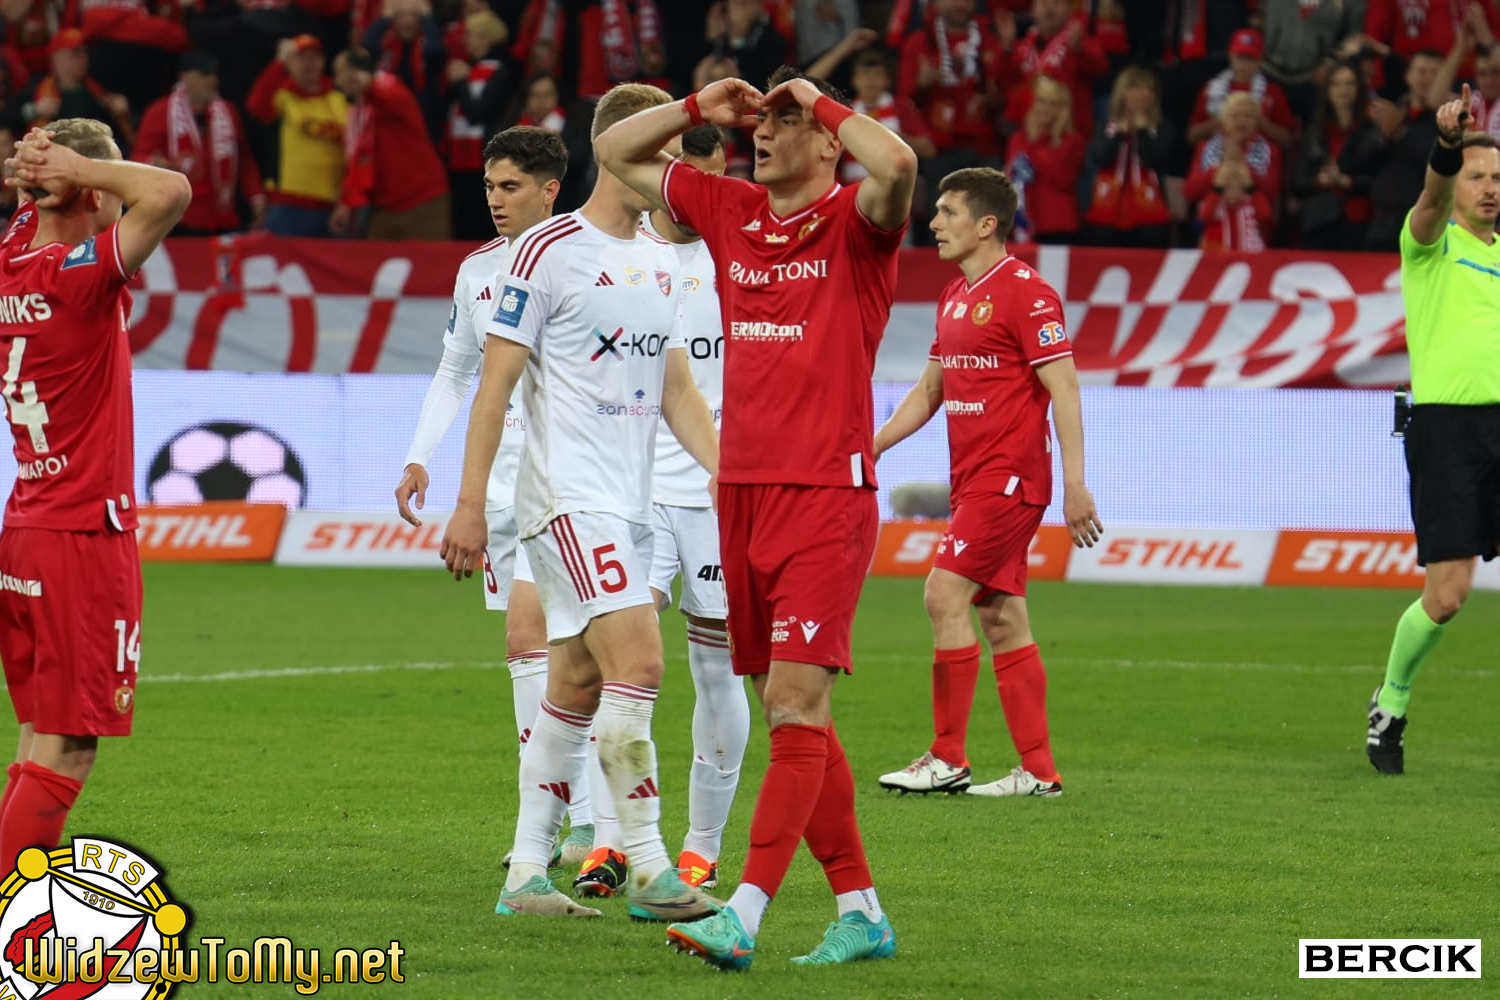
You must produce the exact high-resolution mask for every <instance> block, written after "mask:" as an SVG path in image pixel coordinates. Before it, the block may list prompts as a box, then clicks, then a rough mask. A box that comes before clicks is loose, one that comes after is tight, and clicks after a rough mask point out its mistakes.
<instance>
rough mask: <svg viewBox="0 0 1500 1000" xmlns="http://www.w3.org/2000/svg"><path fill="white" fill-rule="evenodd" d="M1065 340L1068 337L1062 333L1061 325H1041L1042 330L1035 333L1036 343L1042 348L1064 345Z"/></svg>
mask: <svg viewBox="0 0 1500 1000" xmlns="http://www.w3.org/2000/svg"><path fill="white" fill-rule="evenodd" d="M1067 339H1068V335H1067V334H1066V333H1064V332H1063V327H1062V324H1061V323H1043V324H1042V328H1041V329H1040V330H1038V331H1037V332H1036V342H1037V343H1038V344H1040V345H1041V346H1043V347H1053V346H1055V345H1057V344H1062V343H1066V342H1067Z"/></svg>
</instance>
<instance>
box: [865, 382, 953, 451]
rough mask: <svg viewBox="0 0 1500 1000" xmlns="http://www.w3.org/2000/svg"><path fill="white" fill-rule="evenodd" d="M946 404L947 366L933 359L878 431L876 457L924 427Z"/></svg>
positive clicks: (876, 435) (876, 434)
mask: <svg viewBox="0 0 1500 1000" xmlns="http://www.w3.org/2000/svg"><path fill="white" fill-rule="evenodd" d="M942 405H943V366H942V365H940V364H938V363H937V362H936V361H929V362H927V367H926V368H923V369H922V377H921V378H920V379H918V380H917V384H916V385H914V386H912V387H911V391H910V392H908V393H907V394H906V398H905V399H903V400H901V405H900V406H897V407H896V411H895V412H894V413H892V414H891V416H890V419H889V420H887V421H886V422H885V423H884V424H883V425H881V428H880V429H879V430H878V431H876V432H875V457H876V458H879V457H880V456H881V455H884V454H885V453H886V452H887V451H889V450H890V449H892V448H894V447H895V446H896V445H898V444H900V443H901V442H902V441H905V440H906V439H907V438H909V437H911V436H912V435H913V434H915V433H916V432H917V431H919V430H921V429H922V427H923V426H924V425H925V424H926V423H927V421H929V420H931V419H932V415H933V414H934V413H936V412H937V411H938V408H939V407H941V406H942Z"/></svg>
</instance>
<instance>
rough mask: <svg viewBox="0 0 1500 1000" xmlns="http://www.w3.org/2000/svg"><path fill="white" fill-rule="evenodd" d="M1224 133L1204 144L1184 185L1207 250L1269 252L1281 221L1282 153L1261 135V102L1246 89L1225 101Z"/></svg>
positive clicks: (1222, 115)
mask: <svg viewBox="0 0 1500 1000" xmlns="http://www.w3.org/2000/svg"><path fill="white" fill-rule="evenodd" d="M1219 121H1220V126H1219V131H1218V132H1216V133H1215V134H1214V135H1212V136H1210V137H1209V138H1208V139H1206V140H1204V141H1203V142H1202V143H1200V144H1199V146H1198V150H1197V153H1196V154H1195V155H1194V157H1193V169H1192V172H1191V173H1190V174H1188V178H1187V182H1186V183H1185V184H1184V185H1183V194H1184V195H1185V196H1186V197H1187V200H1188V201H1189V202H1192V203H1197V205H1198V219H1199V221H1200V222H1201V223H1202V224H1203V236H1202V239H1201V240H1200V241H1199V243H1198V245H1199V246H1200V247H1201V248H1203V249H1205V250H1264V249H1265V248H1266V241H1267V239H1268V238H1269V236H1270V232H1271V226H1272V225H1273V224H1274V223H1275V221H1276V205H1277V202H1278V200H1279V197H1280V178H1281V153H1280V151H1279V150H1278V149H1277V148H1276V146H1275V145H1273V144H1272V143H1271V141H1270V140H1269V139H1267V138H1266V137H1265V136H1264V135H1262V134H1261V131H1260V101H1258V100H1256V98H1255V95H1254V94H1249V93H1245V92H1243V91H1240V92H1236V93H1233V94H1230V95H1229V96H1228V97H1226V98H1225V99H1224V106H1223V108H1222V109H1221V110H1220V112H1219Z"/></svg>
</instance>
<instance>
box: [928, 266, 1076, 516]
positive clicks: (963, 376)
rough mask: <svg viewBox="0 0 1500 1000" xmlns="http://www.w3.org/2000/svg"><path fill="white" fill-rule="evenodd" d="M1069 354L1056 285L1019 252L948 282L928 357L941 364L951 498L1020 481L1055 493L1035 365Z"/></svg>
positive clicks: (1030, 489) (1039, 496) (1023, 486)
mask: <svg viewBox="0 0 1500 1000" xmlns="http://www.w3.org/2000/svg"><path fill="white" fill-rule="evenodd" d="M1072 353H1073V345H1072V344H1070V343H1069V342H1068V334H1067V331H1066V330H1065V329H1064V328H1063V309H1062V301H1061V300H1060V299H1058V297H1057V292H1055V291H1053V289H1052V286H1051V285H1049V284H1047V282H1045V281H1043V280H1042V279H1041V277H1040V276H1039V275H1038V274H1037V273H1036V271H1035V270H1034V269H1033V268H1031V267H1029V266H1028V265H1026V264H1023V263H1022V262H1021V261H1019V260H1017V259H1016V258H1014V257H1006V258H1005V259H1003V260H1001V261H1000V262H999V263H997V264H996V265H995V266H994V267H992V268H990V269H989V270H988V271H986V272H985V273H984V276H983V277H981V278H980V279H979V280H978V281H976V282H974V284H972V285H970V284H969V283H968V282H967V281H966V280H965V279H964V278H963V277H962V276H960V277H958V278H955V279H954V280H953V281H952V283H950V284H949V285H948V287H947V288H944V289H943V294H942V297H941V298H940V299H939V301H938V317H937V339H936V340H935V341H933V344H932V354H931V358H932V360H933V361H936V362H938V363H939V364H941V365H942V366H943V401H944V407H945V408H946V409H947V411H948V453H949V462H950V464H951V466H952V472H951V477H950V485H951V488H952V495H953V500H954V503H955V504H956V503H959V502H961V501H962V500H964V499H965V498H967V497H970V496H975V495H978V494H983V493H1003V494H1005V495H1007V496H1009V495H1011V494H1014V493H1015V492H1016V491H1017V490H1020V493H1021V499H1023V500H1025V501H1026V502H1027V503H1031V504H1039V505H1041V506H1043V507H1045V506H1046V505H1047V504H1048V503H1049V502H1050V501H1051V500H1052V432H1051V428H1050V427H1049V426H1048V424H1047V407H1048V406H1049V405H1051V402H1052V397H1051V395H1050V394H1049V393H1048V392H1047V388H1046V386H1044V385H1042V380H1041V379H1039V378H1037V376H1036V372H1035V371H1034V369H1035V368H1036V366H1037V365H1043V364H1046V363H1047V362H1049V361H1056V360H1057V359H1058V358H1066V357H1069V356H1070V355H1071V354H1072Z"/></svg>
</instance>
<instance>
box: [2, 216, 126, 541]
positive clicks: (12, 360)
mask: <svg viewBox="0 0 1500 1000" xmlns="http://www.w3.org/2000/svg"><path fill="white" fill-rule="evenodd" d="M127 280H128V276H127V275H126V273H125V266H124V262H123V261H121V259H120V242H119V233H118V226H117V225H116V226H111V227H109V228H108V229H106V230H105V231H104V232H102V233H100V234H99V235H98V236H96V237H91V238H90V239H88V240H85V241H84V242H82V243H80V244H78V245H77V246H72V247H70V246H66V245H64V244H62V243H48V244H46V245H44V246H41V247H37V248H36V249H34V250H24V251H21V252H12V253H10V254H0V359H3V362H0V363H3V364H4V366H5V368H4V381H3V389H0V391H3V394H4V396H5V405H6V409H7V413H8V416H9V417H10V428H11V433H12V434H13V435H14V437H15V455H16V462H17V464H18V465H19V466H20V468H19V471H18V472H17V473H16V485H15V488H14V489H13V490H12V491H11V494H10V502H9V503H7V504H6V507H5V524H6V525H7V526H16V527H20V526H23V525H24V526H28V527H33V528H52V529H55V530H62V531H99V530H103V529H106V528H113V529H114V530H116V531H129V530H134V528H135V527H136V514H135V491H134V489H133V487H132V484H131V480H132V478H133V477H134V469H135V449H134V433H135V421H134V419H133V416H132V408H131V399H130V339H129V335H128V334H127V333H126V326H125V323H126V318H127V317H128V316H129V314H130V293H129V292H128V291H127V290H126V288H125V283H126V281H127Z"/></svg>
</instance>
